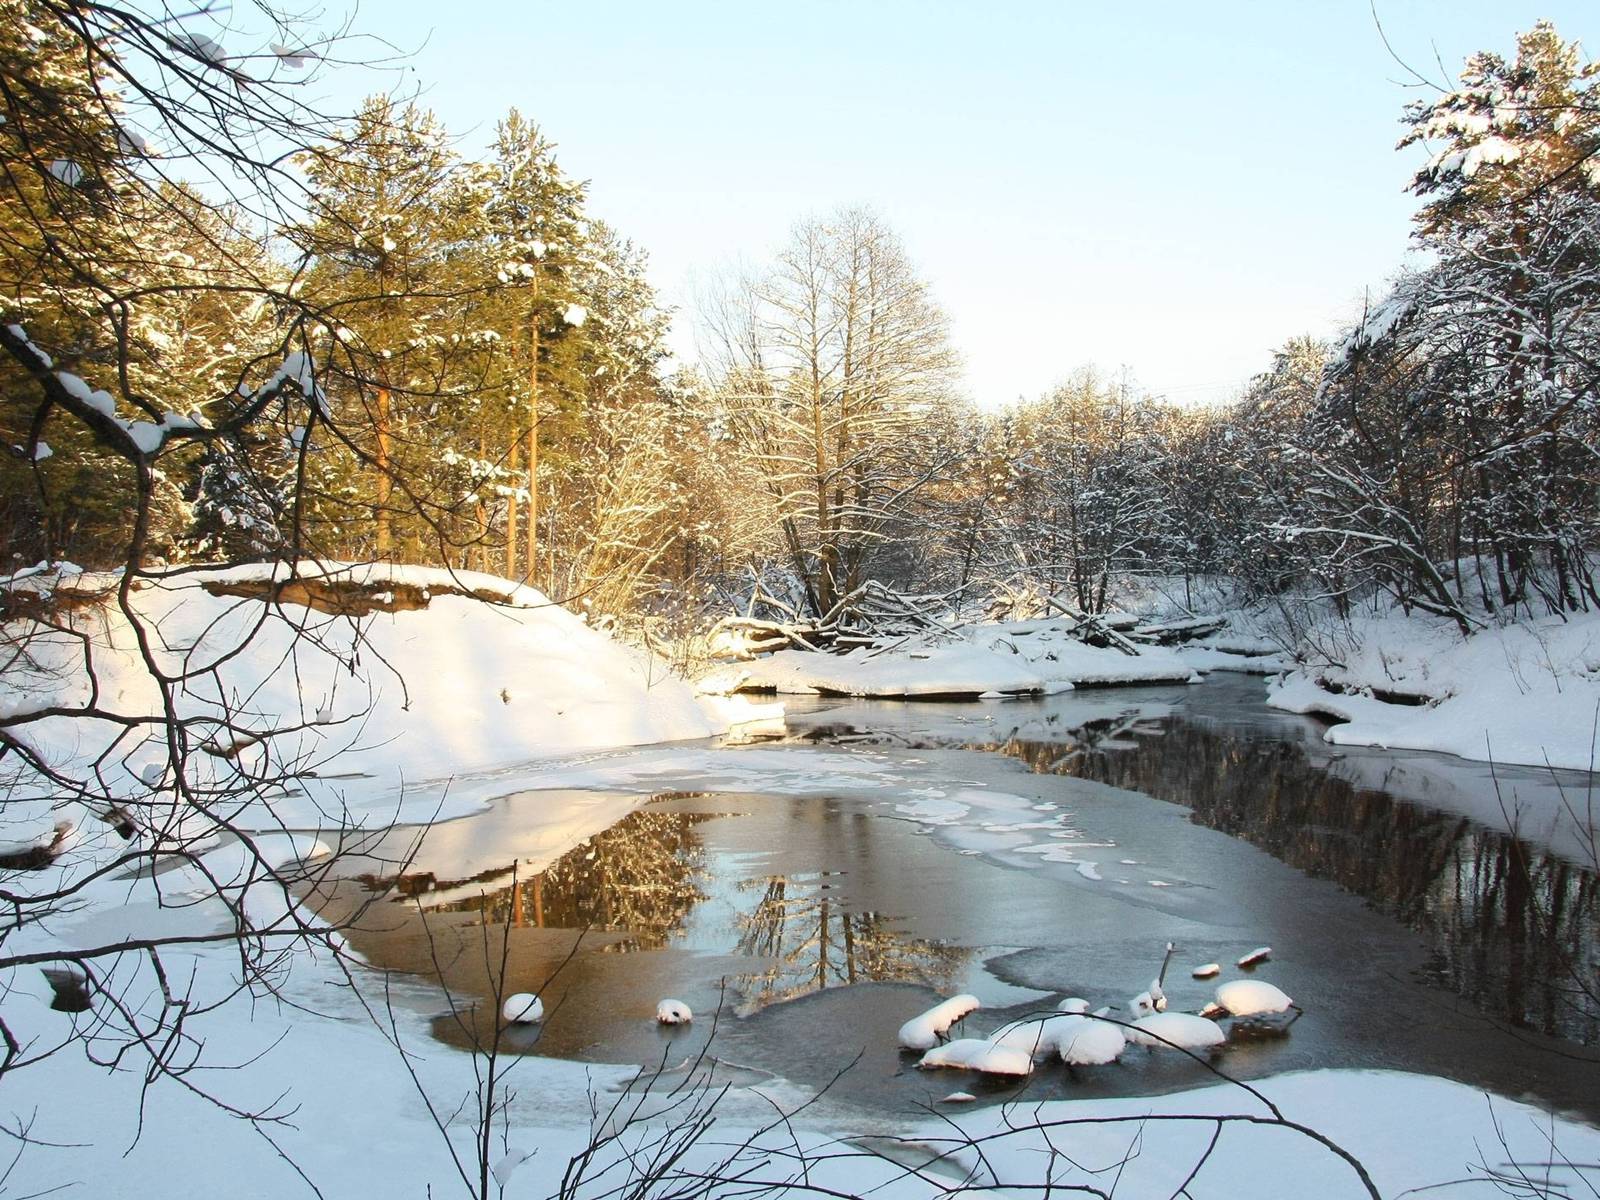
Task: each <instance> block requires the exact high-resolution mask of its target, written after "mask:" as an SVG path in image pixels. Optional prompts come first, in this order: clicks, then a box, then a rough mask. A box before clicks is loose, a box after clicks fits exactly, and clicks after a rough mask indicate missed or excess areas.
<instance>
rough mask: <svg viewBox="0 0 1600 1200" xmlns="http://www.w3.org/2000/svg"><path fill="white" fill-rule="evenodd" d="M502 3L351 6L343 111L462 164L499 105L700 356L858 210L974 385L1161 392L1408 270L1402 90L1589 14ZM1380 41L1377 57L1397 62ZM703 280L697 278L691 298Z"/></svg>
mask: <svg viewBox="0 0 1600 1200" xmlns="http://www.w3.org/2000/svg"><path fill="white" fill-rule="evenodd" d="M1376 16H1377V20H1376V21H1375V19H1374V11H1373V8H1372V6H1371V5H1369V3H1368V0H1283V2H1281V3H1270V4H1269V3H1255V4H1245V3H1228V2H1225V0H1207V2H1202V3H1197V2H1195V0H1188V2H1186V3H1137V2H1132V3H1130V2H1124V3H1109V2H1106V0H1098V2H1096V3H1077V2H1068V0H1057V2H1054V3H1045V2H1019V0H1014V2H1011V3H996V2H994V0H991V2H990V3H987V4H979V3H976V2H972V3H950V2H944V0H919V2H916V3H909V2H900V0H855V2H854V3H846V2H836V0H808V2H807V3H804V4H800V3H788V4H776V3H760V2H756V0H745V2H743V3H700V2H697V0H679V2H678V3H674V4H666V3H661V2H659V0H656V2H651V3H631V2H630V3H621V2H616V3H606V2H601V0H596V2H593V3H587V4H573V3H562V4H554V3H548V2H546V0H531V2H530V0H523V2H521V3H511V2H501V0H492V2H480V0H465V2H463V3H458V4H456V5H454V6H441V5H438V4H437V3H432V2H429V3H422V2H421V0H369V3H368V4H367V5H366V6H365V7H363V8H361V9H359V10H357V12H356V14H355V25H356V27H357V28H358V29H361V30H365V31H367V32H371V33H375V34H380V35H381V36H383V37H384V38H386V39H387V40H388V41H389V42H391V43H393V44H394V45H395V46H396V47H398V48H399V49H402V50H406V51H411V52H412V53H411V55H410V57H409V59H408V60H407V62H406V65H405V67H404V68H402V69H401V70H399V71H398V72H393V73H388V74H384V73H366V72H349V71H346V72H341V73H339V74H336V75H334V76H333V77H331V79H330V82H329V85H328V86H329V87H330V88H332V89H339V90H342V91H345V92H348V93H349V94H348V95H342V96H341V95H339V94H338V92H337V91H336V92H334V97H335V98H336V99H342V100H344V101H345V102H347V103H348V102H349V101H350V99H351V98H352V97H354V96H359V94H361V93H362V92H365V91H377V90H382V89H383V88H384V87H385V86H387V85H391V84H395V85H398V86H400V87H402V88H403V87H408V86H409V87H415V88H420V89H421V91H422V97H421V99H422V102H423V103H424V104H426V105H427V106H428V107H430V108H432V109H433V110H434V111H435V112H436V113H437V114H438V115H439V116H440V117H441V118H442V119H443V121H444V122H445V124H446V125H447V126H448V127H449V128H450V129H451V130H452V132H454V133H456V134H457V135H459V136H460V138H461V146H462V150H463V151H464V152H467V153H478V152H480V151H481V148H482V147H483V146H484V145H486V144H487V142H488V141H489V139H490V138H491V137H492V135H493V130H494V123H495V121H496V120H497V119H498V118H499V117H501V116H503V115H504V113H505V112H506V111H507V110H508V109H509V108H511V107H513V106H515V107H516V108H518V109H520V110H521V111H522V112H523V114H524V115H525V116H528V117H530V118H532V119H533V120H535V121H536V122H538V123H539V124H540V126H541V127H542V128H543V130H544V132H545V134H546V136H547V137H549V138H550V139H551V140H552V141H554V142H555V143H556V144H557V146H558V157H559V160H560V162H561V164H562V167H563V168H564V169H565V170H566V171H567V173H568V174H569V175H573V176H576V177H578V178H581V179H587V180H588V181H589V183H590V209H591V211H592V212H593V213H595V214H596V215H598V216H600V217H602V218H604V219H605V220H606V221H608V222H610V223H611V224H612V225H614V226H615V227H616V228H617V229H619V230H620V231H621V232H622V233H623V234H625V235H626V236H628V237H631V238H633V239H634V240H635V241H636V242H637V243H639V244H640V245H642V246H643V247H645V248H646V249H647V250H648V251H649V253H650V256H651V276H652V279H653V282H654V283H655V285H656V286H657V287H658V288H659V289H660V291H661V293H662V295H663V298H664V300H665V302H666V303H668V304H670V305H672V306H674V307H675V308H676V309H677V317H676V321H675V326H674V331H673V335H672V336H673V346H674V348H675V351H676V352H677V354H678V356H679V357H680V358H681V359H684V360H688V361H692V360H693V358H694V337H693V308H694V296H695V293H696V289H697V287H700V286H703V285H704V282H705V281H706V280H707V279H709V278H710V277H712V276H714V275H715V274H716V272H717V271H718V270H719V269H721V268H723V267H726V266H727V265H728V264H731V263H734V262H737V261H740V260H743V261H746V262H751V263H757V264H759V263H761V262H764V261H766V260H768V259H769V258H770V256H771V254H772V253H773V251H774V250H775V249H776V248H777V247H778V246H779V245H781V244H782V242H783V241H784V239H785V237H786V235H787V233H788V231H789V230H790V228H791V227H792V226H793V225H794V223H795V222H796V221H798V220H799V219H801V218H803V217H805V216H808V215H814V214H818V213H825V212H827V211H828V210H830V209H833V208H836V207H839V206H842V205H858V204H864V205H868V206H871V207H873V208H875V209H877V210H878V212H879V213H880V214H881V215H882V216H883V217H884V218H885V219H886V220H887V222H888V223H889V224H890V226H891V227H892V228H894V229H895V230H896V231H897V232H898V233H899V234H900V236H901V238H902V239H903V241H904V242H905V244H906V246H907V248H908V250H909V252H910V254H911V257H912V259H913V261H914V262H915V263H917V264H918V266H919V268H920V270H921V272H922V274H923V275H924V277H925V278H926V279H927V280H928V281H929V283H930V284H931V286H932V288H933V291H934V294H935V296H936V297H937V298H938V300H939V302H940V303H941V304H942V306H943V307H944V309H945V311H946V312H947V313H948V314H949V316H950V319H951V332H952V337H953V341H954V342H955V345H956V348H957V349H958V350H959V352H960V353H961V355H962V357H963V360H964V363H965V371H966V382H967V386H968V390H969V391H970V393H971V395H972V396H973V397H974V398H975V399H977V400H978V401H979V402H980V403H983V404H1001V403H1005V402H1008V401H1011V400H1014V399H1016V398H1017V397H1019V396H1027V397H1033V396H1037V395H1038V394H1040V393H1042V392H1043V391H1045V390H1046V389H1048V388H1049V387H1050V386H1051V384H1053V383H1055V382H1057V381H1059V380H1061V379H1063V378H1065V377H1066V376H1067V375H1069V374H1070V373H1071V372H1072V371H1073V369H1074V368H1076V367H1078V366H1081V365H1085V364H1094V365H1098V366H1099V367H1101V368H1102V369H1104V370H1106V371H1117V370H1119V369H1121V368H1123V367H1126V368H1128V369H1129V370H1131V372H1132V373H1133V376H1134V378H1135V379H1136V380H1137V381H1138V382H1139V383H1140V384H1141V385H1142V386H1143V387H1144V388H1146V389H1147V390H1149V391H1151V392H1154V393H1160V394H1164V395H1166V396H1168V397H1170V398H1171V399H1173V400H1176V401H1182V402H1196V403H1199V402H1209V401H1218V400H1226V399H1228V398H1230V397H1231V396H1232V395H1234V394H1236V393H1237V391H1238V389H1239V388H1240V387H1241V386H1242V384H1243V383H1244V382H1245V381H1246V380H1247V379H1248V378H1249V377H1250V376H1251V375H1253V374H1255V373H1256V372H1258V371H1261V370H1264V369H1266V368H1267V367H1268V366H1269V365H1270V362H1271V354H1272V350H1273V348H1274V347H1276V346H1279V345H1281V344H1282V343H1283V342H1284V341H1286V340H1287V339H1289V338H1291V337H1294V336H1296V335H1299V334H1304V333H1311V334H1316V335H1330V334H1332V333H1334V332H1335V331H1336V330H1337V329H1338V327H1339V326H1340V325H1341V324H1343V323H1345V322H1348V321H1350V320H1352V319H1354V317H1355V316H1356V315H1357V314H1358V313H1359V311H1360V308H1361V305H1362V303H1363V298H1364V297H1365V296H1367V295H1369V294H1371V295H1372V296H1373V297H1374V298H1376V297H1377V296H1378V295H1379V294H1381V292H1382V291H1383V289H1384V287H1385V283H1386V281H1387V280H1388V279H1389V278H1391V277H1392V275H1393V273H1394V272H1395V271H1396V270H1397V269H1398V268H1399V267H1400V266H1401V265H1402V264H1403V262H1404V261H1405V260H1406V256H1407V254H1408V236H1409V232H1410V221H1411V215H1412V213H1413V211H1414V209H1415V200H1414V198H1413V197H1412V196H1410V195H1409V194H1407V192H1406V191H1405V185H1406V182H1407V180H1408V179H1409V177H1410V173H1411V171H1412V170H1414V169H1415V167H1416V165H1417V164H1418V162H1419V161H1420V155H1419V154H1418V153H1417V152H1415V151H1411V152H1406V153H1397V152H1396V151H1395V149H1394V144H1395V142H1396V140H1397V139H1398V137H1399V136H1400V133H1401V126H1400V124H1399V119H1400V115H1401V110H1402V108H1403V106H1404V105H1405V103H1406V102H1407V101H1408V100H1411V99H1414V98H1417V97H1418V96H1422V95H1426V94H1430V92H1431V90H1432V89H1430V88H1429V87H1425V86H1422V85H1420V84H1418V83H1417V81H1416V80H1415V78H1413V76H1412V74H1411V71H1410V70H1408V68H1410V69H1414V70H1415V71H1416V72H1418V73H1420V74H1421V75H1423V76H1425V77H1426V78H1427V79H1428V80H1430V81H1431V82H1432V83H1433V84H1435V85H1438V84H1442V83H1444V82H1445V81H1446V80H1447V79H1453V78H1454V76H1455V74H1456V73H1457V72H1458V71H1459V69H1460V66H1461V63H1462V60H1463V59H1464V58H1465V57H1466V56H1467V55H1468V54H1470V53H1472V52H1474V51H1476V50H1480V49H1494V50H1497V51H1499V52H1501V53H1504V54H1507V55H1510V54H1511V53H1513V52H1514V48H1515V43H1514V36H1515V33H1516V32H1517V31H1519V30H1524V29H1527V28H1528V27H1530V26H1531V25H1532V24H1533V23H1534V21H1536V20H1538V19H1539V18H1541V17H1548V18H1550V19H1552V20H1554V21H1555V23H1556V27H1557V29H1558V30H1559V31H1560V32H1561V33H1562V35H1563V36H1564V37H1566V38H1568V39H1574V38H1576V39H1580V40H1584V41H1585V42H1586V43H1587V44H1589V45H1593V46H1600V28H1597V26H1600V5H1596V4H1594V3H1593V0H1585V2H1581V3H1574V2H1567V0H1562V2H1560V3H1554V2H1551V3H1544V4H1527V3H1523V2H1521V0H1496V2H1492V3H1490V2H1481V0H1448V2H1447V0H1411V2H1403V0H1378V2H1377V5H1376ZM1380 21H1381V24H1382V30H1383V34H1386V35H1387V38H1388V41H1389V43H1390V44H1391V45H1392V47H1393V50H1394V53H1395V55H1397V56H1398V58H1399V59H1400V60H1402V62H1403V63H1404V64H1405V65H1402V62H1397V61H1396V58H1395V57H1392V56H1391V54H1390V51H1389V50H1388V49H1386V47H1385V44H1384V37H1383V36H1380V32H1379V24H1378V22H1380ZM697 281H698V282H697Z"/></svg>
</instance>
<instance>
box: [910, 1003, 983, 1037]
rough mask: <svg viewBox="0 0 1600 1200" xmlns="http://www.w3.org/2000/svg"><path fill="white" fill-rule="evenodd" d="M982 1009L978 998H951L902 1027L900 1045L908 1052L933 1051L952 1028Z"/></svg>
mask: <svg viewBox="0 0 1600 1200" xmlns="http://www.w3.org/2000/svg"><path fill="white" fill-rule="evenodd" d="M981 1007H982V1005H981V1004H980V1003H979V1001H978V998H977V997H976V996H970V995H967V994H966V993H964V992H963V993H962V994H961V995H959V996H951V997H950V999H948V1000H945V1001H943V1002H941V1003H939V1004H935V1005H934V1006H933V1007H932V1008H930V1009H929V1010H928V1011H927V1012H925V1013H923V1014H922V1015H921V1016H916V1017H912V1018H911V1020H909V1021H907V1022H906V1023H905V1024H904V1025H902V1026H900V1045H901V1047H902V1048H903V1049H906V1050H931V1049H932V1048H933V1047H934V1046H935V1045H937V1044H938V1042H939V1040H940V1039H941V1038H943V1037H944V1036H945V1035H946V1034H948V1033H949V1032H950V1026H952V1025H954V1024H955V1023H956V1022H957V1021H959V1020H961V1018H963V1017H965V1016H966V1015H967V1014H968V1013H970V1012H976V1011H977V1010H978V1009H979V1008H981Z"/></svg>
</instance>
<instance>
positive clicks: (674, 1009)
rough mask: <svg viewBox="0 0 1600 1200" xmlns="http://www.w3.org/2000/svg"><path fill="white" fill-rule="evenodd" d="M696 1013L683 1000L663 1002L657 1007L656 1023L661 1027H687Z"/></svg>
mask: <svg viewBox="0 0 1600 1200" xmlns="http://www.w3.org/2000/svg"><path fill="white" fill-rule="evenodd" d="M692 1020H694V1013H692V1012H691V1011H690V1010H689V1006H688V1005H687V1004H685V1003H684V1002H683V1001H682V1000H663V1001H662V1002H661V1003H660V1004H658V1005H656V1022H657V1024H660V1025H687V1024H688V1023H689V1022H690V1021H692Z"/></svg>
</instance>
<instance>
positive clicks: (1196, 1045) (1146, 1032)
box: [1127, 1012, 1227, 1050]
mask: <svg viewBox="0 0 1600 1200" xmlns="http://www.w3.org/2000/svg"><path fill="white" fill-rule="evenodd" d="M1127 1037H1128V1040H1129V1041H1130V1042H1137V1043H1138V1044H1139V1045H1141V1046H1151V1047H1154V1048H1155V1049H1158V1050H1165V1049H1179V1050H1209V1049H1210V1048H1211V1047H1213V1046H1220V1045H1222V1043H1223V1042H1225V1041H1226V1040H1227V1038H1226V1036H1225V1035H1224V1034H1223V1032H1222V1030H1221V1029H1220V1028H1218V1026H1217V1023H1216V1022H1215V1021H1208V1020H1206V1018H1204V1017H1197V1016H1195V1015H1194V1014H1193V1013H1176V1012H1164V1013H1151V1014H1150V1015H1149V1016H1148V1017H1140V1018H1139V1019H1138V1020H1137V1021H1135V1022H1134V1023H1133V1027H1132V1028H1131V1029H1129V1030H1128V1031H1127Z"/></svg>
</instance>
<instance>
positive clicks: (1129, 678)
mask: <svg viewBox="0 0 1600 1200" xmlns="http://www.w3.org/2000/svg"><path fill="white" fill-rule="evenodd" d="M1072 624H1073V622H1071V621H1064V620H1048V619H1045V620H1034V621H1012V622H1008V623H1006V624H1001V625H973V626H966V627H963V628H962V629H961V631H960V635H961V636H959V637H957V638H950V637H946V638H939V639H933V638H928V639H920V638H919V639H909V638H908V639H905V640H903V641H901V642H896V643H891V644H889V645H887V646H884V647H879V648H861V649H857V650H852V651H851V652H850V653H848V654H821V653H813V652H810V651H805V650H780V651H778V652H777V653H775V654H769V655H766V656H765V657H762V658H758V659H755V660H753V661H751V662H741V663H735V664H732V665H730V666H727V667H723V668H720V669H718V670H716V671H713V672H712V673H711V674H709V675H707V676H706V677H705V678H704V679H702V680H701V681H700V684H699V687H700V690H701V691H702V692H706V693H709V694H716V695H728V694H732V693H735V692H741V691H744V692H778V693H787V694H794V695H811V694H816V693H819V692H821V693H829V694H835V695H842V696H884V697H899V696H904V697H918V696H942V697H979V698H984V699H1000V698H1003V697H1007V696H1022V695H1053V694H1055V693H1057V692H1063V691H1067V690H1069V689H1071V688H1073V687H1078V686H1085V685H1104V684H1118V683H1183V682H1186V681H1198V679H1199V677H1198V676H1197V675H1196V674H1195V670H1194V668H1193V667H1192V666H1191V665H1190V664H1189V663H1188V662H1187V661H1185V660H1184V659H1183V658H1182V657H1180V656H1179V655H1177V654H1175V653H1173V652H1172V651H1170V650H1166V649H1162V648H1159V647H1148V648H1144V649H1142V650H1140V652H1138V653H1128V652H1127V651H1124V650H1120V649H1115V648H1103V647H1099V646H1090V645H1087V644H1085V643H1084V642H1083V641H1082V640H1081V639H1080V638H1078V637H1076V636H1074V635H1073V634H1072V633H1071V632H1070V631H1069V630H1070V628H1071V626H1072Z"/></svg>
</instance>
